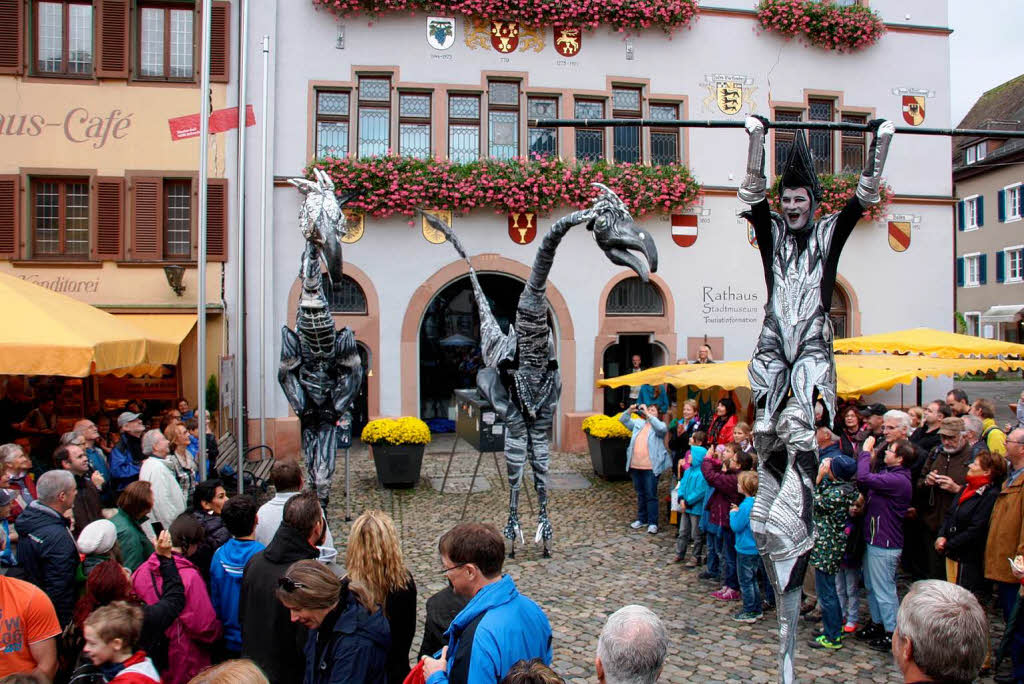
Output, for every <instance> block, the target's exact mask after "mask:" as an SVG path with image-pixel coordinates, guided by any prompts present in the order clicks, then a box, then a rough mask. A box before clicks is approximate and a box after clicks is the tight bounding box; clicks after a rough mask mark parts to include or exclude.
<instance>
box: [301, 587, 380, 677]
mask: <svg viewBox="0 0 1024 684" xmlns="http://www.w3.org/2000/svg"><path fill="white" fill-rule="evenodd" d="M327 629H328V626H327V625H326V624H322V625H320V628H319V629H315V630H311V631H310V632H309V636H308V637H307V638H306V646H305V648H304V649H303V653H304V654H305V657H306V673H305V676H303V678H302V682H303V684H387V681H388V668H387V660H388V651H389V650H390V649H391V628H390V627H389V626H388V619H387V618H386V617H384V612H383V611H382V610H381V609H380V608H379V607H378V608H377V611H376V612H375V613H373V614H372V615H371V614H370V613H367V612H366V609H365V608H363V606H362V605H361V604H360V603H359V602H358V601H356V600H355V598H354V597H348V598H347V599H346V602H345V606H344V608H342V609H341V611H340V614H338V617H337V619H336V620H335V622H334V626H333V627H330V628H329V629H330V633H326V632H325V630H327ZM318 640H320V641H322V642H323V648H322V649H321V651H320V653H319V654H318V653H317V641H318ZM290 674H291V676H290V677H289V678H288V680H287V681H298V679H297V678H295V677H294V673H290Z"/></svg>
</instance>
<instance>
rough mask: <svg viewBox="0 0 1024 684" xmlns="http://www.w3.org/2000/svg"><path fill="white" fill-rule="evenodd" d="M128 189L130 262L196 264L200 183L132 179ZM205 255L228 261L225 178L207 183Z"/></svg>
mask: <svg viewBox="0 0 1024 684" xmlns="http://www.w3.org/2000/svg"><path fill="white" fill-rule="evenodd" d="M130 181H131V182H130V189H129V202H128V204H129V213H130V216H131V236H130V240H129V243H128V258H129V260H130V261H191V260H192V259H194V258H195V255H196V236H197V235H198V227H197V225H196V217H197V215H198V212H197V211H196V209H197V207H198V201H199V199H198V194H197V192H196V189H195V182H196V181H195V179H194V178H192V179H181V178H159V177H149V176H132V177H131V178H130ZM206 187H207V206H206V254H207V258H208V259H209V260H210V261H225V260H227V206H228V194H227V192H228V189H227V181H226V180H224V179H210V181H209V183H208V184H207V186H206Z"/></svg>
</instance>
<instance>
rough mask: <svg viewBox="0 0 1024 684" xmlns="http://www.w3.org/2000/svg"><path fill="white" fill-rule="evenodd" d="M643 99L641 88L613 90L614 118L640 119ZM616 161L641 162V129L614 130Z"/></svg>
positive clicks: (623, 128) (624, 128)
mask: <svg viewBox="0 0 1024 684" xmlns="http://www.w3.org/2000/svg"><path fill="white" fill-rule="evenodd" d="M640 103H641V97H640V89H639V88H613V89H612V118H615V119H639V118H640V107H641V104H640ZM612 135H613V137H614V140H615V147H614V150H615V161H617V162H622V163H631V164H635V163H637V162H639V161H640V127H639V126H637V127H635V128H634V127H629V128H626V127H622V128H618V127H616V128H613V129H612Z"/></svg>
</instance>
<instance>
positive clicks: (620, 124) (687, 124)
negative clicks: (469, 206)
mask: <svg viewBox="0 0 1024 684" xmlns="http://www.w3.org/2000/svg"><path fill="white" fill-rule="evenodd" d="M527 125H528V126H530V127H532V128H637V127H643V128H743V127H744V123H743V122H742V121H728V120H721V121H719V120H714V119H683V120H678V119H677V120H671V121H663V120H660V119H527ZM768 127H769V128H780V129H796V130H812V131H813V130H824V131H850V132H854V133H864V132H867V131H870V130H871V127H870V126H868V125H867V124H856V123H846V122H840V121H769V122H768ZM896 132H897V133H909V134H911V135H944V136H970V137H984V138H1024V131H1007V130H997V129H988V128H920V127H918V126H898V127H897V128H896Z"/></svg>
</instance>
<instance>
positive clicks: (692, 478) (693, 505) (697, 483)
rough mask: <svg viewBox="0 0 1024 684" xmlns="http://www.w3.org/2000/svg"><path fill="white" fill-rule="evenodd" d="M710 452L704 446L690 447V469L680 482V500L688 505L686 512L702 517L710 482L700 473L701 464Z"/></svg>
mask: <svg viewBox="0 0 1024 684" xmlns="http://www.w3.org/2000/svg"><path fill="white" fill-rule="evenodd" d="M707 453H708V450H707V449H705V448H704V447H702V446H692V447H690V467H689V468H688V469H687V470H686V472H685V473H683V479H681V480H679V489H678V490H677V491H678V493H679V499H680V500H681V501H683V502H685V503H686V512H687V513H689V514H690V515H700V514H701V513H703V512H704V497H705V495H707V493H708V481H707V480H705V479H704V476H703V475H702V474H701V472H700V464H701V463H703V462H704V457H705V456H707Z"/></svg>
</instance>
